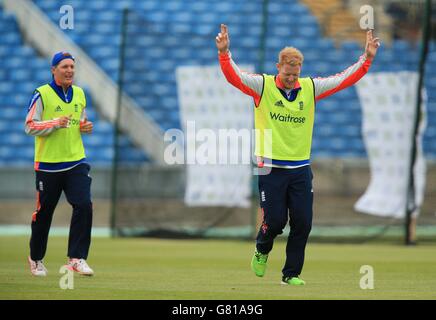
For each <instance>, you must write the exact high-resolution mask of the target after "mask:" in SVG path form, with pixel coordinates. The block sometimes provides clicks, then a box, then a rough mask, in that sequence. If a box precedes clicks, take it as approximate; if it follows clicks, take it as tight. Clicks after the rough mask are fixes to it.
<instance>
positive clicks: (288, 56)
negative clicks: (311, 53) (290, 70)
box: [279, 47, 304, 66]
mask: <svg viewBox="0 0 436 320" xmlns="http://www.w3.org/2000/svg"><path fill="white" fill-rule="evenodd" d="M303 61H304V56H303V54H302V53H301V51H300V50H298V49H297V48H294V47H285V48H283V49H282V51H280V52H279V64H280V65H284V64H289V65H291V66H296V65H300V66H301V65H302V64H303Z"/></svg>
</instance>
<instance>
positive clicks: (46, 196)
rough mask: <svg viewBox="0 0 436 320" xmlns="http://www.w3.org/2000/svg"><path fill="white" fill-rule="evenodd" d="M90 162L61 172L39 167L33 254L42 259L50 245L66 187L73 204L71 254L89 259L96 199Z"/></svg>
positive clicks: (32, 242)
mask: <svg viewBox="0 0 436 320" xmlns="http://www.w3.org/2000/svg"><path fill="white" fill-rule="evenodd" d="M89 171H90V166H89V164H87V163H82V164H79V165H78V166H76V167H74V168H72V169H70V170H67V171H61V172H44V171H36V190H37V209H36V211H35V212H34V213H33V215H32V235H31V238H30V257H31V259H32V260H34V261H35V260H42V259H43V257H44V256H45V252H46V249H47V242H48V235H49V231H50V226H51V222H52V218H53V213H54V210H55V208H56V205H57V203H58V201H59V198H60V196H61V193H62V191H64V193H65V196H66V198H67V201H68V202H69V204H70V205H71V206H72V207H73V214H72V217H71V223H70V233H69V238H68V253H67V255H68V257H70V258H78V259H86V258H87V257H88V251H89V247H90V245H91V228H92V202H91V181H92V179H91V177H90V176H89Z"/></svg>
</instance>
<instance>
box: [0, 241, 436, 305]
mask: <svg viewBox="0 0 436 320" xmlns="http://www.w3.org/2000/svg"><path fill="white" fill-rule="evenodd" d="M66 246H67V239H66V238H65V237H51V238H50V240H49V246H48V253H47V256H46V257H45V262H46V266H47V268H48V270H49V275H48V276H47V277H46V278H36V277H32V276H31V275H30V272H29V269H28V265H27V255H28V238H27V237H21V236H15V237H9V236H2V237H0V299H32V300H34V299H159V300H162V299H187V300H191V299H200V300H205V299H214V300H215V299H216V300H228V299H242V300H245V299H249V300H260V299H261V300H267V299H274V300H279V299H436V245H434V244H421V245H418V246H416V247H404V246H402V245H400V244H386V243H384V244H368V245H345V244H311V243H309V244H308V246H307V250H306V263H305V267H304V269H303V273H302V275H301V277H302V278H303V279H304V280H306V283H307V285H306V286H304V287H291V286H283V285H280V279H281V268H282V264H283V262H284V250H285V243H284V242H283V241H276V243H275V244H274V249H273V251H272V252H271V254H270V257H269V261H268V268H267V273H266V275H265V277H264V278H257V277H255V276H254V275H253V274H252V272H251V270H250V260H251V256H252V253H253V249H254V241H253V242H246V241H218V240H160V239H131V238H129V239H109V238H94V239H93V242H92V246H91V252H90V256H89V258H88V262H89V264H90V266H91V267H92V268H93V269H94V271H95V273H96V274H95V276H94V277H90V278H88V277H82V276H78V275H75V277H74V290H62V289H60V287H59V280H60V278H61V276H62V275H61V274H59V273H58V272H59V268H60V267H61V265H62V264H64V263H65V261H66V257H65V253H66ZM362 265H371V266H372V267H373V268H374V286H375V288H374V289H373V290H362V289H360V287H359V282H360V279H361V277H362V276H363V275H362V274H360V272H359V270H360V267H361V266H362Z"/></svg>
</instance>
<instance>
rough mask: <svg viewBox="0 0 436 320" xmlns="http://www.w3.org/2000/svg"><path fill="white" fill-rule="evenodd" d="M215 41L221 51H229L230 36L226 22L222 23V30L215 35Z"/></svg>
mask: <svg viewBox="0 0 436 320" xmlns="http://www.w3.org/2000/svg"><path fill="white" fill-rule="evenodd" d="M215 43H216V47H217V48H218V52H219V53H226V52H227V51H229V47H230V38H229V32H228V29H227V26H226V25H225V24H221V32H220V33H218V35H217V36H216V37H215Z"/></svg>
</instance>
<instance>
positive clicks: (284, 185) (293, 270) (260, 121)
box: [215, 24, 380, 285]
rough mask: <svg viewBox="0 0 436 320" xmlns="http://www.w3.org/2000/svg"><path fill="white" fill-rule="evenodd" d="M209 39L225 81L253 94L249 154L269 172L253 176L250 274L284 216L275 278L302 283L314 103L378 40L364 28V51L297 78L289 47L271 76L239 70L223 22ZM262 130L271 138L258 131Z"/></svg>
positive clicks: (358, 70)
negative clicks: (256, 203)
mask: <svg viewBox="0 0 436 320" xmlns="http://www.w3.org/2000/svg"><path fill="white" fill-rule="evenodd" d="M215 42H216V46H217V48H218V58H219V63H220V65H221V69H222V72H223V73H224V76H225V77H226V79H227V81H228V82H230V83H231V84H232V85H233V86H235V87H236V88H238V89H239V90H241V91H242V92H243V93H245V94H247V95H249V96H251V97H253V100H254V106H255V108H254V120H255V129H256V130H257V131H259V132H260V135H258V136H256V149H255V154H256V156H257V159H258V165H259V166H260V167H262V166H268V167H271V172H270V173H269V174H267V175H260V176H259V194H260V197H259V198H260V207H261V212H262V215H263V217H262V225H261V227H260V229H259V232H258V235H257V238H256V248H255V252H254V255H253V258H252V260H251V268H252V270H253V272H254V273H255V275H256V276H258V277H263V276H264V274H265V271H266V265H267V260H268V254H269V253H270V251H271V250H272V247H273V243H274V239H275V238H276V237H277V235H279V234H281V233H282V232H283V229H284V228H285V226H286V223H287V222H288V219H289V225H290V232H289V235H288V240H287V244H286V261H285V265H284V267H283V269H282V281H281V283H282V284H286V285H304V284H305V281H304V280H303V279H301V278H300V274H301V271H302V269H303V263H304V252H305V247H306V243H307V239H308V237H309V233H310V230H311V228H312V215H313V213H312V211H313V208H312V207H313V189H312V178H313V175H312V171H311V167H310V152H311V144H312V131H313V124H314V116H315V103H316V101H318V100H321V99H324V98H327V97H328V96H331V95H333V94H334V93H336V92H338V91H340V90H343V89H345V88H348V87H350V86H352V85H353V84H355V83H356V82H357V81H359V80H360V79H361V78H362V77H363V76H364V75H365V74H366V73H367V72H368V69H369V67H370V66H371V63H372V60H373V59H374V57H375V55H376V53H377V49H378V47H379V46H380V42H379V39H378V38H375V37H374V36H373V33H372V31H371V30H370V31H367V35H366V45H365V52H364V53H363V54H362V56H360V58H359V60H358V61H357V62H356V63H355V64H353V65H352V66H350V67H349V68H347V69H346V70H344V71H343V72H341V73H338V74H336V75H333V76H330V77H325V78H311V77H306V78H300V73H301V68H302V66H303V60H304V57H303V54H302V53H301V52H300V51H299V50H298V49H296V48H294V47H285V48H283V49H282V50H281V51H280V52H279V55H278V62H277V64H276V67H277V74H276V75H267V74H262V75H261V74H251V73H247V72H244V71H241V70H240V69H239V68H238V66H237V65H236V63H235V62H234V61H233V59H232V55H231V53H230V51H229V48H230V36H229V31H228V27H227V26H226V25H224V24H222V25H221V31H220V32H219V33H218V35H217V36H216V38H215ZM345 107H346V106H345ZM268 129H269V130H271V133H272V139H271V140H269V139H265V137H264V135H263V134H262V132H264V130H268ZM268 141H271V143H269V142H268ZM268 143H269V144H270V145H267V144H268Z"/></svg>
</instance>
